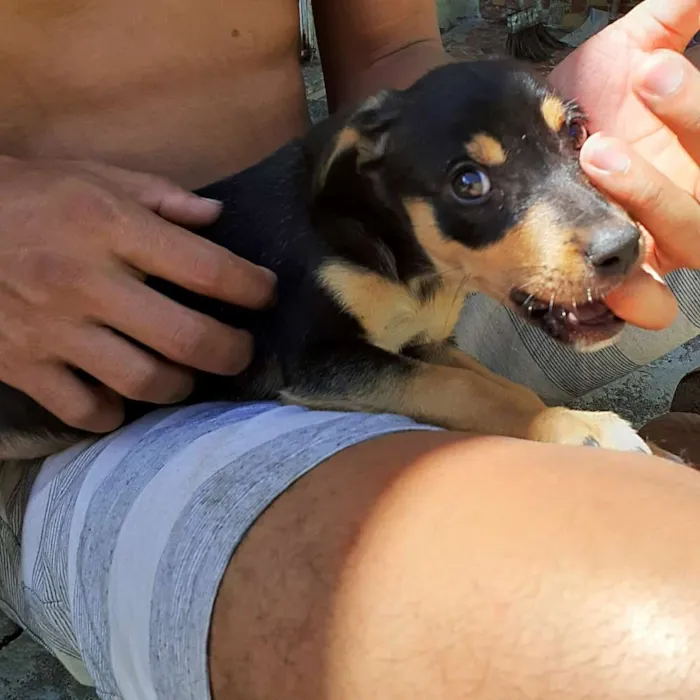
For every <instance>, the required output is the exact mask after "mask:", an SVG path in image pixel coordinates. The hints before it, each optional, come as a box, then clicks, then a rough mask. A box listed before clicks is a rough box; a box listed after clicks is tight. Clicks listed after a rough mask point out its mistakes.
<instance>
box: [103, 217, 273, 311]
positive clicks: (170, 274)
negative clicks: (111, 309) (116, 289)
mask: <svg viewBox="0 0 700 700" xmlns="http://www.w3.org/2000/svg"><path fill="white" fill-rule="evenodd" d="M140 214H141V216H140V218H139V220H138V222H139V224H140V225H135V226H134V227H133V231H130V232H128V233H127V232H124V231H117V232H116V233H117V235H116V236H115V239H114V241H113V250H114V251H115V253H116V255H117V256H118V257H120V258H121V259H122V260H124V261H125V262H127V263H129V264H130V265H132V266H134V267H136V268H137V269H139V270H142V271H143V272H145V273H147V274H149V275H153V276H154V277H159V278H161V279H164V280H167V281H169V282H172V283H174V284H177V285H179V286H180V287H184V288H185V289H189V290H190V291H192V292H196V293H197V294H202V295H204V296H207V297H212V298H215V299H220V300H221V301H226V302H229V303H231V304H235V305H237V306H244V307H246V308H250V309H263V308H266V307H268V306H269V305H270V304H271V303H272V302H273V301H274V298H275V287H276V281H277V278H276V276H275V274H274V273H273V272H271V271H270V270H267V269H266V268H263V267H259V266H258V265H254V264H253V263H251V262H248V261H247V260H244V259H243V258H239V257H238V256H237V255H233V254H232V253H230V252H229V251H227V250H226V249H225V248H222V247H221V246H219V245H216V244H215V243H212V242H211V241H208V240H206V239H204V238H201V237H200V236H197V235H196V234H194V233H191V232H189V231H185V230H184V229H181V228H178V227H176V226H172V225H171V224H168V223H166V222H164V221H161V220H159V219H157V218H156V217H154V216H152V215H151V214H148V212H140ZM137 215H138V214H137ZM120 234H121V235H120Z"/></svg>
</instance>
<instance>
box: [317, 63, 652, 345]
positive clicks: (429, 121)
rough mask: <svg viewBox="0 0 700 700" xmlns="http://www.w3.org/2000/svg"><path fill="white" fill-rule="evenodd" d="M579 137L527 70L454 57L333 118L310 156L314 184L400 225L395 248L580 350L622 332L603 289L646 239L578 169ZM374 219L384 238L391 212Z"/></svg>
mask: <svg viewBox="0 0 700 700" xmlns="http://www.w3.org/2000/svg"><path fill="white" fill-rule="evenodd" d="M586 136H587V132H586V126H585V121H584V119H583V116H582V115H581V114H580V113H579V112H578V111H577V109H576V107H575V106H574V105H571V104H566V103H564V102H563V101H562V100H560V99H559V98H558V97H557V96H556V95H554V94H553V93H552V92H550V91H549V90H548V89H547V88H546V87H545V86H544V85H543V84H542V83H541V82H540V81H539V80H538V79H536V78H535V77H534V76H533V75H532V74H531V73H530V72H529V71H528V70H527V69H525V68H523V67H521V66H519V65H517V64H513V63H511V62H501V61H486V62H479V63H456V64H451V65H448V66H445V67H442V68H439V69H437V70H435V71H433V72H431V73H429V74H428V75H427V76H425V77H424V78H423V79H421V80H420V81H419V82H417V83H416V84H415V85H414V86H413V87H412V88H410V89H409V90H406V91H403V92H387V93H384V94H380V95H378V96H375V97H373V98H372V99H370V100H368V101H367V102H366V103H365V104H364V105H363V106H362V107H361V108H360V109H359V110H358V111H356V112H355V113H353V114H352V115H351V116H350V117H349V118H346V119H344V120H343V125H342V127H341V128H340V129H339V130H337V132H336V133H335V135H334V137H333V138H331V139H329V140H328V141H327V142H326V145H325V149H324V150H323V152H322V153H321V155H319V156H318V157H317V158H316V160H315V163H316V167H315V175H314V192H315V194H316V196H317V198H323V197H324V195H325V193H327V192H333V193H334V194H333V198H334V201H335V202H336V203H337V202H339V201H344V200H343V199H342V198H343V197H344V196H347V197H348V202H347V204H346V205H345V206H346V209H347V207H349V206H350V202H351V201H352V206H353V207H355V209H356V210H360V209H364V208H366V209H367V210H368V211H369V210H371V211H373V212H375V214H376V212H381V211H383V212H384V214H386V213H388V212H391V214H392V217H393V218H392V219H391V221H392V222H399V223H398V224H395V223H392V224H391V225H392V226H396V225H398V226H399V228H400V229H401V234H402V236H400V237H397V234H396V232H394V233H393V234H392V243H391V245H390V246H389V247H390V248H391V249H392V250H393V251H394V252H396V250H397V247H400V246H404V247H407V248H411V246H413V247H414V248H417V249H418V250H419V251H420V252H421V253H422V254H423V255H424V256H425V258H426V259H427V260H429V262H430V265H431V266H432V267H433V269H437V270H438V271H439V272H440V273H441V274H442V275H443V276H444V277H449V276H458V277H461V278H466V279H467V283H468V284H469V287H470V288H471V289H474V290H476V291H481V292H484V293H486V294H489V295H490V296H492V297H494V298H496V299H498V300H500V301H502V302H503V303H505V304H507V305H509V306H510V307H511V308H512V309H514V310H516V311H517V312H518V313H520V314H522V315H523V316H524V317H525V318H526V319H528V320H529V321H530V322H532V323H534V324H536V325H538V326H539V327H541V328H542V329H543V330H544V331H545V332H546V333H548V334H549V335H550V336H552V337H553V338H555V339H557V340H559V341H560V342H563V343H566V344H569V345H572V346H574V347H576V348H577V349H579V350H586V349H588V350H590V349H593V348H596V347H600V346H601V345H605V344H607V343H609V342H611V341H612V340H614V338H615V337H616V336H617V335H618V334H619V332H620V331H621V329H622V326H623V323H622V321H621V320H620V319H619V318H617V317H616V316H615V315H614V314H613V313H612V312H611V311H610V310H609V309H608V308H607V306H606V305H605V304H604V302H603V299H604V297H605V296H606V294H608V293H609V292H610V291H612V290H613V289H614V288H615V287H617V286H618V285H620V284H621V283H622V281H623V280H624V279H625V277H626V276H627V275H629V274H630V273H632V272H633V271H634V270H635V269H636V267H637V266H638V265H639V264H640V262H641V258H642V254H643V250H642V247H643V244H642V238H641V236H640V231H639V229H638V227H637V226H636V225H635V223H634V222H633V221H632V220H631V219H630V218H629V217H628V216H627V215H626V214H625V213H624V212H623V211H622V209H621V208H620V207H618V206H617V205H615V204H613V203H611V202H610V201H608V200H607V199H605V198H604V197H603V196H602V195H601V194H600V193H599V192H598V191H597V190H596V189H595V188H594V187H593V186H592V185H591V184H590V182H589V181H588V180H587V179H586V178H585V176H584V174H583V172H582V170H581V168H580V165H579V160H578V151H579V150H580V148H581V146H582V144H583V142H584V141H585V139H586ZM344 193H345V194H344ZM358 193H359V194H358ZM375 220H377V221H379V223H378V225H377V228H376V229H375V230H374V231H372V235H373V236H377V237H380V238H381V237H382V236H384V235H385V231H384V229H385V228H387V223H386V222H388V221H389V219H388V218H386V216H384V217H383V218H382V216H379V218H378V219H377V217H376V216H375ZM382 222H383V223H382ZM370 228H371V226H370Z"/></svg>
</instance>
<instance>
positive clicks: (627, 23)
mask: <svg viewBox="0 0 700 700" xmlns="http://www.w3.org/2000/svg"><path fill="white" fill-rule="evenodd" d="M616 24H617V28H618V29H621V30H622V31H624V32H625V33H626V34H628V35H629V36H631V37H633V38H634V40H635V43H636V44H637V45H638V47H639V48H640V49H642V50H646V51H649V50H653V49H671V50H673V51H681V52H682V51H684V50H685V48H686V47H687V46H688V44H689V43H690V40H691V39H692V38H693V37H694V36H695V34H696V33H697V31H698V29H700V0H645V2H642V3H640V4H639V5H637V6H636V7H635V8H633V9H632V10H630V11H629V12H628V13H627V14H626V15H625V16H624V17H621V18H620V19H619V20H617V23H616Z"/></svg>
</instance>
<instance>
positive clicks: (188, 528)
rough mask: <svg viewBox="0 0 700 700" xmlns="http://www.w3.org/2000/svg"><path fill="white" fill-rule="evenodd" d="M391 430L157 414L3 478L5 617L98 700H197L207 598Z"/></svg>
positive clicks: (389, 420)
mask: <svg viewBox="0 0 700 700" xmlns="http://www.w3.org/2000/svg"><path fill="white" fill-rule="evenodd" d="M426 429H430V428H426V427H425V426H420V425H418V424H416V423H414V422H412V421H410V420H408V419H406V418H403V417H399V416H386V415H375V416H369V415H365V414H360V413H351V414H347V413H332V412H314V411H307V410H305V409H302V408H298V407H280V406H277V405H276V404H268V403H255V404H246V405H240V406H235V405H231V404H207V405H201V406H196V407H191V408H187V409H184V410H171V411H160V412H158V413H155V414H153V415H151V416H149V417H147V418H146V419H145V420H142V421H140V422H139V423H137V424H134V425H132V426H129V427H127V428H125V429H123V430H121V431H119V432H117V433H115V434H114V435H112V436H110V437H108V438H106V439H103V440H100V441H97V442H93V443H91V444H83V445H81V446H78V447H77V448H75V449H72V450H70V451H68V452H65V453H63V454H61V455H59V456H56V457H54V458H52V459H49V460H46V461H45V462H44V464H43V465H40V464H39V463H38V462H37V463H32V464H30V465H28V464H26V463H24V464H19V463H11V462H7V463H4V464H3V465H0V494H1V495H2V498H0V504H1V505H0V543H1V547H2V549H0V601H1V603H0V604H1V605H2V609H3V610H4V611H5V612H6V613H8V614H9V615H10V616H11V617H12V618H13V619H15V620H16V621H17V622H18V623H20V624H22V625H23V626H24V627H26V628H27V629H28V630H29V632H30V633H31V634H32V635H33V636H34V637H35V638H36V639H37V640H38V641H39V642H40V643H42V644H43V645H44V646H45V647H46V648H47V649H48V650H49V651H51V652H52V653H54V654H55V655H56V656H57V657H58V658H59V659H60V660H61V661H62V662H63V663H64V664H65V666H66V667H67V668H68V669H69V671H71V673H73V675H74V676H75V677H76V678H78V680H79V681H81V682H83V683H86V684H90V685H94V686H95V687H96V690H97V692H98V694H99V696H100V697H102V698H109V699H110V700H117V699H120V700H206V698H208V697H209V683H208V675H207V655H206V648H207V637H208V630H209V620H210V616H211V612H212V608H213V604H214V598H215V595H216V591H217V588H218V585H219V582H220V580H221V577H222V575H223V573H224V570H225V568H226V565H227V563H228V561H229V559H230V557H231V555H232V553H233V551H234V550H235V548H236V546H237V544H238V543H239V542H240V540H241V538H242V537H243V536H244V534H245V533H246V531H247V530H248V528H249V527H250V526H251V525H252V524H253V523H254V522H255V520H256V519H257V517H258V516H259V515H260V513H261V512H263V511H264V510H265V508H267V506H268V505H269V504H270V503H271V502H272V501H273V500H274V499H275V498H277V497H278V496H279V495H280V494H281V493H283V492H284V491H285V490H286V489H287V488H288V487H289V485H290V484H292V483H293V482H294V481H296V480H297V479H299V478H300V477H301V476H302V475H303V474H305V473H306V472H308V471H309V470H310V469H312V468H313V467H314V466H316V465H318V464H320V463H321V462H323V461H324V460H326V459H327V458H328V457H329V456H331V455H333V454H334V453H336V452H338V451H339V450H342V449H343V448H345V447H347V446H349V445H353V444H356V443H358V442H362V441H364V440H367V439H369V438H372V437H376V436H379V435H384V434H387V433H393V432H399V431H406V430H426Z"/></svg>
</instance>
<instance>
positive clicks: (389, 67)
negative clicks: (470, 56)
mask: <svg viewBox="0 0 700 700" xmlns="http://www.w3.org/2000/svg"><path fill="white" fill-rule="evenodd" d="M451 60H452V59H451V58H450V56H449V55H448V54H447V53H446V52H445V50H444V48H443V47H442V45H441V44H440V43H439V42H437V41H418V42H415V43H412V44H409V45H407V46H405V47H403V48H400V49H398V50H396V51H392V52H391V53H389V54H387V55H385V56H381V57H380V58H378V59H377V60H375V61H374V62H373V63H372V64H371V65H369V66H368V67H367V68H365V69H364V70H360V71H357V72H356V73H354V74H353V75H352V76H351V77H348V78H347V79H345V80H343V81H342V83H341V84H339V85H337V86H331V85H329V87H328V103H329V108H330V110H331V111H335V110H336V109H337V108H338V107H340V106H342V105H344V104H352V103H355V102H358V101H359V100H362V99H363V98H365V97H367V96H369V95H372V94H374V93H375V92H378V91H379V90H382V89H386V88H396V89H403V88H406V87H409V86H410V85H411V84H412V83H414V82H415V81H416V80H418V78H420V77H421V76H422V75H424V74H425V73H427V72H428V71H430V70H431V69H432V68H435V67H437V66H440V65H443V64H445V63H448V62H449V61H451Z"/></svg>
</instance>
